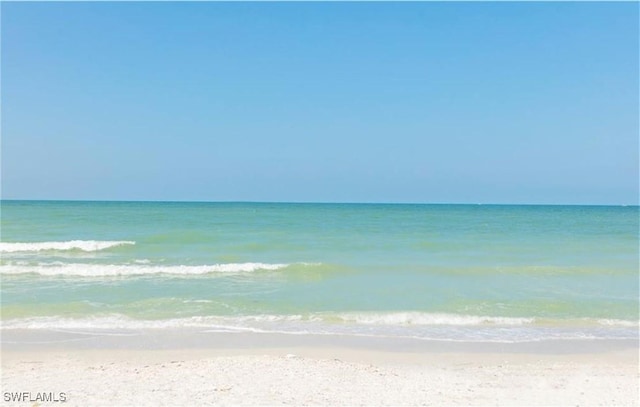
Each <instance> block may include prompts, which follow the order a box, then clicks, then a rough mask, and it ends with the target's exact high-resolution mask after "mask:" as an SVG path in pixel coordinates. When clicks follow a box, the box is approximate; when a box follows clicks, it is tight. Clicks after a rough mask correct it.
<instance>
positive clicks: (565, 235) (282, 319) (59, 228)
mask: <svg viewBox="0 0 640 407" xmlns="http://www.w3.org/2000/svg"><path fill="white" fill-rule="evenodd" d="M1 209H2V213H1V215H2V224H1V225H2V236H1V241H2V243H0V253H1V254H2V259H1V262H0V273H1V276H2V291H1V292H2V299H1V302H2V314H1V319H2V329H3V330H5V329H19V328H20V329H59V330H64V329H80V328H82V329H91V330H94V331H96V330H97V331H99V330H101V329H173V328H183V327H184V328H187V327H188V328H194V329H200V330H203V331H207V332H208V331H212V332H214V331H256V332H263V331H266V332H287V333H292V334H294V333H295V334H300V333H323V334H350V335H373V336H407V337H417V338H424V339H445V340H463V341H465V340H468V341H507V342H508V341H530V340H541V339H549V338H637V336H638V250H639V249H638V230H639V213H638V207H596V206H593V207H587V206H500V205H485V206H480V205H383V204H268V203H151V202H144V203H142V202H37V201H2V206H1Z"/></svg>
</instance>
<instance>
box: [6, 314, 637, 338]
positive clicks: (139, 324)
mask: <svg viewBox="0 0 640 407" xmlns="http://www.w3.org/2000/svg"><path fill="white" fill-rule="evenodd" d="M403 314H415V315H420V317H419V318H416V317H415V316H413V317H411V318H406V317H405V316H402V315H403ZM353 315H364V314H357V313H337V314H332V313H314V314H308V315H302V314H290V315H287V314H260V315H237V316H192V317H185V318H169V319H157V320H140V319H134V318H130V317H128V316H125V315H122V314H111V315H99V316H91V317H83V318H67V317H59V316H47V317H31V318H15V319H9V320H4V321H0V327H2V329H168V328H206V329H216V328H219V329H220V328H224V329H228V330H230V331H247V330H249V331H256V332H257V331H260V332H268V331H271V330H272V329H274V328H283V327H287V326H288V327H290V328H293V327H297V328H305V329H306V330H305V332H309V333H311V332H314V331H315V332H317V333H320V332H327V329H326V328H330V327H331V326H333V327H345V326H351V327H357V326H363V325H364V326H367V325H377V326H380V327H384V326H387V327H400V326H401V327H405V328H428V327H435V328H441V327H446V326H449V327H458V328H460V329H468V328H473V327H476V328H485V329H490V328H492V327H495V328H499V329H502V328H513V329H518V328H519V327H528V328H536V326H537V327H538V328H544V329H549V328H550V327H548V326H542V327H541V326H538V324H537V321H538V320H537V319H536V318H505V317H491V316H477V315H458V314H431V313H418V312H416V313H386V314H385V313H379V314H375V315H378V317H374V316H372V315H371V314H368V316H367V317H366V318H362V317H357V318H354V317H353ZM561 321H562V320H558V321H557V322H561ZM579 321H581V322H582V324H581V325H582V326H583V327H585V328H588V327H595V328H604V327H610V328H615V327H618V328H637V327H638V322H634V321H629V320H619V319H606V320H605V319H590V318H582V319H580V320H579ZM564 322H568V326H565V325H558V326H556V328H575V325H574V323H575V322H576V321H574V320H567V321H564ZM321 327H324V328H325V329H319V328H321ZM551 329H553V328H551Z"/></svg>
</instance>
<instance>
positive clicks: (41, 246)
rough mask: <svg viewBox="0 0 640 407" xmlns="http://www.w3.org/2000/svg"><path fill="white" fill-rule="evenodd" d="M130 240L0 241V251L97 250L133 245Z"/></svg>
mask: <svg viewBox="0 0 640 407" xmlns="http://www.w3.org/2000/svg"><path fill="white" fill-rule="evenodd" d="M134 244H136V242H132V241H126V240H123V241H101V240H70V241H67V242H24V243H17V242H16V243H7V242H2V243H0V253H17V252H41V251H60V250H63V251H66V250H80V251H83V252H97V251H100V250H105V249H109V248H112V247H117V246H125V245H134Z"/></svg>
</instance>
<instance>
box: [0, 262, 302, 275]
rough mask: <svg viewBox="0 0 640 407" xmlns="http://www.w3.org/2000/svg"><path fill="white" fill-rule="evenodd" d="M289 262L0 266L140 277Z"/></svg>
mask: <svg viewBox="0 0 640 407" xmlns="http://www.w3.org/2000/svg"><path fill="white" fill-rule="evenodd" d="M288 266H290V264H270V263H226V264H213V265H201V266H187V265H178V266H159V265H146V264H135V265H131V264H122V265H118V264H79V263H50V264H40V265H34V266H28V265H14V264H10V265H4V266H0V274H4V275H16V274H39V275H43V276H78V277H111V276H141V275H153V274H173V275H203V274H210V273H246V272H253V271H259V270H265V271H269V270H280V269H283V268H285V267H288Z"/></svg>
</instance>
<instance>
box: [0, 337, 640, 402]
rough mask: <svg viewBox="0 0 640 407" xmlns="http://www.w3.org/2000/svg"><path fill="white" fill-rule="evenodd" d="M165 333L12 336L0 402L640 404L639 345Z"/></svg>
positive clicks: (5, 355) (5, 351)
mask: <svg viewBox="0 0 640 407" xmlns="http://www.w3.org/2000/svg"><path fill="white" fill-rule="evenodd" d="M159 335H160V336H158V335H157V334H149V335H146V336H144V337H142V338H137V339H135V340H132V339H131V338H130V337H129V338H127V339H122V337H113V338H116V339H112V340H110V341H104V340H103V339H104V338H102V339H95V338H94V339H93V340H89V341H80V342H76V343H75V344H74V345H70V343H72V342H69V341H60V342H52V343H49V344H42V343H31V344H27V343H28V340H24V341H22V342H21V343H20V344H17V343H5V345H4V347H3V352H2V389H3V390H2V391H3V405H16V406H18V405H43V406H44V405H57V404H60V403H59V402H55V399H56V398H57V399H58V400H61V399H62V398H64V400H65V401H64V405H69V406H98V405H122V406H125V405H126V406H129V405H136V406H138V405H141V406H152V405H167V406H172V405H174V406H183V405H331V406H333V405H502V406H515V405H518V406H548V405H572V406H589V405H606V406H635V405H638V402H639V398H638V397H639V396H638V348H637V343H633V342H626V343H624V344H622V343H619V342H618V343H615V344H611V343H599V342H594V341H582V342H580V341H574V342H566V341H565V342H548V343H528V344H478V343H476V344H472V343H451V342H424V341H411V340H397V339H396V340H391V341H390V340H384V341H381V340H371V339H366V338H347V337H317V336H316V337H314V336H294V335H274V334H215V335H214V336H211V337H208V338H207V339H206V340H205V341H203V342H202V343H193V342H192V343H187V344H186V345H187V346H188V347H183V348H177V347H176V346H178V343H179V342H176V341H183V340H185V339H187V338H188V335H181V334H179V333H175V334H174V335H173V336H171V338H169V337H167V333H166V332H164V333H162V334H159ZM68 336H69V337H70V336H72V335H71V334H68ZM118 338H120V339H118ZM11 339H15V337H14V338H3V340H4V341H6V340H11ZM23 339H25V337H23ZM67 339H68V338H67ZM80 343H81V345H79V344H80ZM183 345H184V342H183ZM16 393H28V394H26V395H25V394H23V395H22V396H18V397H29V398H30V401H28V402H24V401H23V402H12V401H7V400H12V399H11V397H16V396H17V395H16ZM38 397H40V399H41V400H42V398H43V397H50V399H49V400H52V399H51V397H52V398H53V400H54V401H49V402H46V401H45V402H41V401H40V402H38V400H37V398H38ZM27 400H29V399H27Z"/></svg>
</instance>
